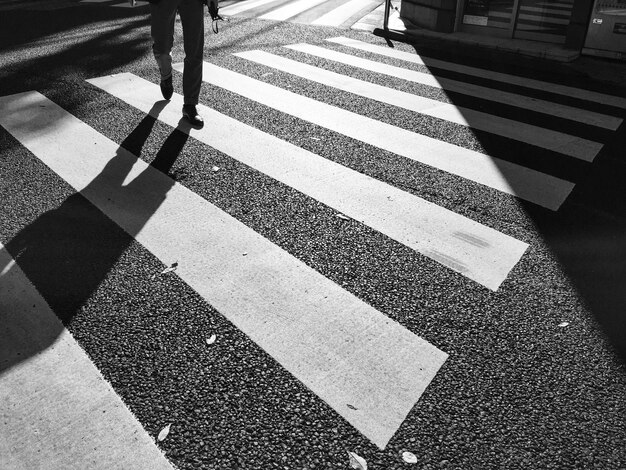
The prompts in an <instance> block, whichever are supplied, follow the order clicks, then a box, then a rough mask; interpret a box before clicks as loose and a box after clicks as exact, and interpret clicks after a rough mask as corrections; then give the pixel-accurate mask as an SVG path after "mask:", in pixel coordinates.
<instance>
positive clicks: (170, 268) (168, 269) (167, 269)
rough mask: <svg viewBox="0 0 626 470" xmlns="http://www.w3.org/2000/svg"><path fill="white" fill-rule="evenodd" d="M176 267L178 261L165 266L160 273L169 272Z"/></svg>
mask: <svg viewBox="0 0 626 470" xmlns="http://www.w3.org/2000/svg"><path fill="white" fill-rule="evenodd" d="M177 267H178V263H177V262H176V263H172V265H171V266H170V267H169V268H165V269H164V270H163V271H161V274H165V273H169V272H172V271H176V268H177Z"/></svg>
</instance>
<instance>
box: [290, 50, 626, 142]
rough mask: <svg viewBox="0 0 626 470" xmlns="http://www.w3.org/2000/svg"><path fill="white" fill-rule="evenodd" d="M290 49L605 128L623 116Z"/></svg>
mask: <svg viewBox="0 0 626 470" xmlns="http://www.w3.org/2000/svg"><path fill="white" fill-rule="evenodd" d="M286 47H288V48H290V49H293V50H296V51H299V52H304V53H306V54H310V55H313V56H315V57H320V58H322V59H327V60H331V61H336V62H340V63H342V64H348V65H351V66H353V67H358V68H362V69H364V70H368V71H370V72H376V73H380V74H383V75H388V76H391V77H394V78H400V79H402V80H407V81H410V82H414V83H419V84H422V85H427V86H430V87H433V88H441V89H443V90H445V91H452V92H456V93H461V94H465V95H469V96H473V97H476V98H481V99H484V100H489V101H494V102H498V103H503V104H508V105H510V106H515V107H517V108H521V109H527V110H530V111H536V112H539V113H543V114H548V115H551V116H555V117H559V118H563V119H569V120H572V121H577V122H581V123H585V124H589V125H592V126H598V127H602V128H605V129H610V130H616V129H617V128H618V127H619V126H620V124H621V123H622V119H620V118H617V117H614V116H609V115H606V114H601V113H596V112H593V111H588V110H581V109H579V108H575V107H572V106H567V105H563V104H559V103H554V102H550V101H546V100H541V99H537V98H531V97H527V96H523V95H518V94H515V93H510V92H506V91H502V90H497V89H494V88H488V87H485V86H480V85H474V84H472V83H465V82H461V81H459V80H451V79H447V78H440V77H435V76H433V75H430V74H427V73H423V72H417V71H415V70H407V69H403V68H401V67H396V66H393V65H388V64H383V63H380V62H376V61H373V60H369V59H363V58H360V57H355V56H352V55H349V54H344V53H342V52H337V51H334V50H330V49H326V48H323V47H319V46H315V45H311V44H294V45H289V46H286Z"/></svg>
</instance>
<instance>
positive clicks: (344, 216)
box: [337, 214, 350, 220]
mask: <svg viewBox="0 0 626 470" xmlns="http://www.w3.org/2000/svg"><path fill="white" fill-rule="evenodd" d="M337 217H339V218H340V219H343V220H350V217H348V216H347V215H343V214H337Z"/></svg>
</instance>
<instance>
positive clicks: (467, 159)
mask: <svg viewBox="0 0 626 470" xmlns="http://www.w3.org/2000/svg"><path fill="white" fill-rule="evenodd" d="M177 69H178V70H179V71H180V70H182V64H178V66H177ZM203 75H204V80H205V81H206V82H208V83H210V84H212V85H215V86H219V87H221V88H224V89H227V90H230V91H232V92H234V93H237V94H240V95H241V96H245V97H246V98H250V99H252V100H255V101H257V102H259V103H262V104H265V105H267V106H270V107H272V108H274V109H277V110H279V111H281V112H284V113H287V114H290V115H292V116H295V117H298V118H300V119H304V120H305V121H309V122H312V123H314V124H317V125H319V126H322V127H325V128H328V129H331V130H333V131H336V132H339V133H341V134H344V135H346V136H348V137H351V138H353V139H356V140H360V141H362V142H365V143H367V144H370V145H373V146H375V147H379V148H381V149H384V150H387V151H389V152H392V153H395V154H398V155H401V156H403V157H405V158H409V159H411V160H415V161H418V162H420V163H424V164H426V165H429V166H432V167H434V168H438V169H440V170H443V171H446V172H448V173H451V174H454V175H457V176H461V177H463V178H465V179H468V180H471V181H474V182H476V183H480V184H482V185H485V186H488V187H490V188H493V189H497V190H499V191H502V192H504V193H507V194H511V195H515V196H518V197H520V198H522V199H525V200H527V201H530V202H534V203H536V204H539V205H541V206H543V207H547V208H549V209H553V210H556V209H558V208H559V207H560V205H561V204H562V203H563V201H564V200H565V199H566V198H567V196H568V195H569V193H570V192H571V190H572V188H573V184H572V183H570V182H568V181H565V180H562V179H559V178H556V177H553V176H551V175H547V174H544V173H540V172H538V171H534V170H532V169H529V168H526V167H522V166H519V165H516V164H514V163H511V162H508V161H505V160H500V159H497V158H491V157H489V156H488V155H485V154H482V153H479V152H476V151H473V150H469V149H465V148H462V147H458V146H456V145H452V144H449V143H447V142H443V141H440V140H437V139H433V138H430V137H427V136H424V135H421V134H416V133H414V132H410V131H408V130H405V129H401V128H399V127H396V126H393V125H390V124H387V123H384V122H380V121H376V120H374V119H371V118H368V117H366V116H361V115H358V114H355V113H352V112H350V111H347V110H344V109H341V108H337V107H335V106H331V105H328V104H326V103H322V102H320V101H316V100H313V99H311V98H307V97H305V96H301V95H298V94H296V93H293V92H290V91H288V90H284V89H282V88H278V87H275V86H273V85H269V84H267V83H264V82H261V81H259V80H255V79H252V78H250V77H247V76H245V75H242V74H239V73H236V72H232V71H230V70H226V69H223V68H221V67H217V66H215V65H213V64H209V63H205V64H204V71H203Z"/></svg>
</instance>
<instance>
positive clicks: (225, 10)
mask: <svg viewBox="0 0 626 470" xmlns="http://www.w3.org/2000/svg"><path fill="white" fill-rule="evenodd" d="M381 3H382V0H343V1H339V2H337V0H291V1H287V2H285V1H281V0H245V1H239V2H234V3H229V4H227V5H225V6H223V7H221V9H220V14H222V15H225V16H234V15H240V14H243V15H244V16H247V17H258V18H259V19H262V20H274V21H297V22H299V23H306V24H312V25H318V26H335V27H346V28H349V27H351V26H352V24H353V23H356V22H358V21H359V20H360V19H361V18H362V17H364V16H366V15H367V14H368V13H370V12H371V11H372V10H374V9H376V8H378V7H379V6H380V4H381ZM335 4H337V5H336V6H335ZM329 7H331V8H330V10H329ZM302 15H304V17H302Z"/></svg>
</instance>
